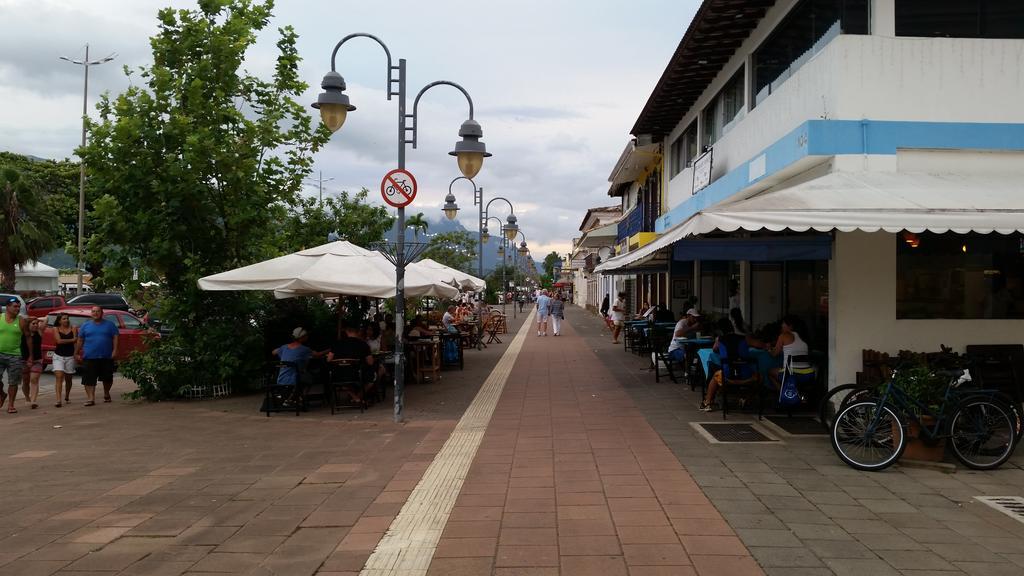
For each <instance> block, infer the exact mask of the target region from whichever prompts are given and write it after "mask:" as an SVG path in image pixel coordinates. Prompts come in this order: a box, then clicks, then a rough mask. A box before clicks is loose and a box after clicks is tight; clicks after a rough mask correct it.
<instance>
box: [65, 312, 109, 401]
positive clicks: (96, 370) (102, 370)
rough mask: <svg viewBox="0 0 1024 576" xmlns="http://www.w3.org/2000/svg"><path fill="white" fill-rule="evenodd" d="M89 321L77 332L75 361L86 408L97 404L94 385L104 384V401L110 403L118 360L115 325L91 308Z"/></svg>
mask: <svg viewBox="0 0 1024 576" xmlns="http://www.w3.org/2000/svg"><path fill="white" fill-rule="evenodd" d="M89 315H90V316H91V317H92V319H91V320H90V321H88V322H86V323H85V324H82V327H81V328H79V329H78V340H77V342H76V345H75V359H76V360H79V361H81V362H82V386H83V387H85V397H86V402H85V406H95V405H96V383H97V382H103V401H104V402H110V401H111V400H112V399H111V397H110V388H111V387H112V386H113V385H114V358H116V357H117V341H118V330H117V326H115V325H114V323H113V322H111V321H109V320H104V319H103V308H100V307H99V306H93V307H92V310H90V311H89Z"/></svg>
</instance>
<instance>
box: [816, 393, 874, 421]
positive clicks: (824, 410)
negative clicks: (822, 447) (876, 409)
mask: <svg viewBox="0 0 1024 576" xmlns="http://www.w3.org/2000/svg"><path fill="white" fill-rule="evenodd" d="M873 392H874V387H873V386H865V385H861V384H843V385H842V386H836V387H835V388H833V389H832V390H831V391H829V393H828V395H826V396H825V398H823V399H822V401H821V404H820V405H819V406H818V421H819V422H821V425H822V426H824V427H825V429H826V430H832V423H833V422H835V421H836V414H838V413H839V411H840V410H842V409H843V408H846V407H847V406H849V405H850V404H852V403H854V402H858V401H860V400H867V399H869V398H870V397H871V395H872V393H873Z"/></svg>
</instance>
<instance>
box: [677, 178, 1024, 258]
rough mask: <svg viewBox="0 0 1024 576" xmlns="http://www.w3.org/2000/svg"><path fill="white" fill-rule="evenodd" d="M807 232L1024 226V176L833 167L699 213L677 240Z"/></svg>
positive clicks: (1007, 229) (1020, 228) (1013, 228)
mask: <svg viewBox="0 0 1024 576" xmlns="http://www.w3.org/2000/svg"><path fill="white" fill-rule="evenodd" d="M739 229H743V230H751V231H755V230H761V229H768V230H773V231H779V230H787V229H788V230H793V231H797V232H803V231H806V230H817V231H820V232H827V231H830V230H838V231H840V232H851V231H853V230H863V231H865V232H876V231H878V230H885V231H886V232H899V231H902V230H907V231H909V232H923V231H925V230H927V231H930V232H940V233H941V232H949V231H952V232H957V233H961V234H963V233H967V232H979V233H989V232H999V233H1002V234H1010V233H1012V232H1020V231H1024V178H1020V177H1014V176H1012V175H993V176H983V175H974V174H971V175H968V174H926V173H905V172H904V173H901V172H832V173H829V174H826V175H824V176H821V177H819V178H815V179H814V180H810V181H808V182H804V183H802V184H797V185H795V186H791V187H787V188H774V189H769V190H767V191H765V192H762V193H760V194H758V195H757V196H753V197H751V198H747V199H744V200H738V201H736V202H724V203H721V204H717V205H715V206H713V207H711V208H709V209H707V210H704V211H702V212H698V213H697V214H695V215H693V216H692V217H690V218H689V219H688V220H687V221H686V222H684V223H683V224H682V225H681V226H679V228H677V229H675V230H673V231H672V234H666V235H665V236H664V237H663V238H667V237H669V236H671V237H672V240H671V241H672V242H674V241H675V240H678V239H680V238H684V237H686V236H693V235H696V234H706V233H709V232H714V231H716V230H718V231H722V232H731V231H734V230H739Z"/></svg>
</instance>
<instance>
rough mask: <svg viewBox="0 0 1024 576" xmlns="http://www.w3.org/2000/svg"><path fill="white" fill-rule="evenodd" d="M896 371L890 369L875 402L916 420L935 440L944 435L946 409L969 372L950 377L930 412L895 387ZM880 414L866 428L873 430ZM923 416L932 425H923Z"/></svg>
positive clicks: (975, 391)
mask: <svg viewBox="0 0 1024 576" xmlns="http://www.w3.org/2000/svg"><path fill="white" fill-rule="evenodd" d="M898 373H899V370H893V371H892V376H891V377H890V378H889V381H888V383H886V386H885V391H884V392H883V393H882V395H881V396H880V397H879V398H878V402H877V404H878V405H880V406H888V407H889V408H893V409H895V411H896V412H898V413H899V415H900V416H901V417H904V418H909V419H910V420H913V421H914V422H916V423H917V425H918V427H919V428H920V430H921V431H922V432H923V433H924V434H925V435H926V436H927V437H928V438H929V439H932V440H936V439H939V438H942V437H944V436H945V435H944V434H943V433H942V428H943V425H944V424H945V423H946V419H947V418H948V416H949V414H948V411H949V410H948V409H949V408H950V406H951V405H952V404H955V403H956V402H959V398H957V397H956V396H957V395H958V394H957V391H958V386H959V385H960V383H961V382H963V381H966V382H970V374H969V372H966V371H965V372H964V375H965V376H966V377H967V380H962V378H963V376H961V377H960V378H955V377H954V378H951V379H950V381H949V384H947V385H946V392H945V394H943V396H942V404H941V405H940V406H939V409H938V411H937V412H932V410H931V409H930V408H929V407H928V406H927V405H925V404H924V403H922V402H920V401H919V400H917V399H916V398H911V397H910V396H909V395H908V394H907V393H906V392H904V391H903V390H902V389H900V388H899V387H897V386H896V375H897V374H898ZM995 392H998V391H997V390H986V389H973V390H970V393H971V394H979V395H984V394H986V393H995ZM881 415H882V411H881V410H879V411H878V412H877V413H876V414H875V417H874V420H873V421H872V422H871V425H870V426H869V428H868V430H869V431H872V432H873V431H874V430H875V427H876V426H877V425H878V420H879V418H880V417H881ZM925 416H927V417H929V418H931V419H933V420H934V421H935V426H934V427H929V426H927V425H925V423H924V422H923V421H922V420H923V419H924V418H923V417H925ZM900 424H901V425H903V422H902V421H901V422H900Z"/></svg>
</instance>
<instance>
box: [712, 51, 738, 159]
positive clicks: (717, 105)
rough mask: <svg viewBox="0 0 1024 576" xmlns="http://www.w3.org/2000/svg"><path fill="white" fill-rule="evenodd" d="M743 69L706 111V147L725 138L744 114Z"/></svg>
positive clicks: (723, 88) (726, 85)
mask: <svg viewBox="0 0 1024 576" xmlns="http://www.w3.org/2000/svg"><path fill="white" fill-rule="evenodd" d="M743 85H744V84H743V68H742V67H740V69H739V71H737V72H736V74H734V75H733V77H732V78H730V79H729V81H728V82H727V83H726V84H725V86H724V87H722V90H721V91H720V92H719V93H718V95H717V96H715V99H714V100H712V101H711V103H710V104H708V107H707V108H705V109H704V114H703V118H702V119H703V123H704V145H705V146H711V145H712V144H714V143H715V142H717V141H718V139H719V138H721V137H722V136H725V134H726V133H727V132H729V130H730V129H731V128H732V126H733V123H734V122H735V121H736V120H737V119H739V118H740V116H742V113H743V106H744V100H743Z"/></svg>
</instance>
